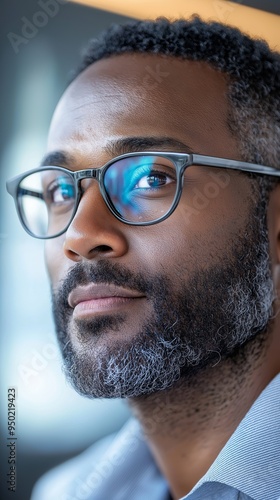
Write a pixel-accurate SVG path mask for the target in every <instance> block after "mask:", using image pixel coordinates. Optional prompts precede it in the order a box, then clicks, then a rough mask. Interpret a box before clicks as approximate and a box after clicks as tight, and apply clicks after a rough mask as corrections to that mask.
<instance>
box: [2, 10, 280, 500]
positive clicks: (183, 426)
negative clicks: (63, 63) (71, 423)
mask: <svg viewBox="0 0 280 500" xmlns="http://www.w3.org/2000/svg"><path fill="white" fill-rule="evenodd" d="M279 75H280V56H279V54H277V53H273V52H271V51H270V50H269V49H268V47H267V46H266V45H265V44H264V43H262V42H259V41H253V40H251V39H249V38H248V37H246V36H245V35H243V34H241V33H240V32H238V31H237V30H235V29H232V28H229V27H226V26H223V25H220V24H217V23H211V24H206V23H204V22H202V21H201V20H200V19H198V18H194V19H192V20H190V21H183V20H181V21H176V22H174V23H171V22H169V21H167V20H165V19H160V20H157V21H155V22H133V23H131V24H128V25H126V26H113V27H112V28H110V29H109V30H108V31H107V32H106V33H104V34H103V35H102V36H101V37H100V38H99V39H98V40H94V41H93V42H92V43H91V44H90V45H89V48H88V51H87V54H86V55H85V57H84V60H83V63H82V66H81V68H80V69H79V71H78V72H77V74H76V76H75V78H74V79H73V81H72V83H71V84H70V85H69V87H68V88H67V89H66V91H65V93H64V95H63V96H62V98H61V100H60V102H59V104H58V106H57V109H56V111H55V114H54V117H53V120H52V124H51V128H50V135H49V142H48V152H47V155H46V157H45V158H44V160H43V162H42V166H41V168H40V169H37V170H35V171H32V172H29V173H28V174H25V175H21V176H18V177H17V178H16V179H15V180H12V181H11V182H10V183H9V184H8V189H9V191H10V193H11V194H13V195H14V196H15V199H16V203H17V208H18V213H19V216H20V218H21V221H22V223H23V225H24V227H25V229H26V230H27V231H28V232H29V233H30V234H31V235H33V236H36V237H40V238H45V239H46V262H47V267H48V271H49V276H50V280H51V284H52V293H53V310H54V318H55V324H56V330H57V335H58V339H59V342H60V345H61V350H62V354H63V358H64V363H65V371H66V374H67V376H68V377H69V379H70V380H71V381H72V383H73V385H74V387H75V388H76V389H77V391H79V392H80V393H81V394H84V395H86V396H88V397H105V398H111V397H122V398H127V400H128V402H129V404H130V406H131V408H132V411H133V413H134V415H135V417H136V418H135V419H132V420H131V421H130V422H129V423H128V424H127V425H126V427H125V428H124V429H123V430H122V431H121V432H120V434H119V435H118V436H117V437H115V438H114V439H113V438H112V439H110V438H109V441H108V440H106V441H102V442H100V443H98V444H96V445H94V446H93V447H92V448H91V449H89V450H87V451H86V452H85V453H84V454H83V455H81V456H80V457H78V458H75V459H73V460H72V461H70V462H68V463H67V464H66V465H62V466H60V467H58V468H57V469H55V470H54V471H52V472H50V473H49V474H47V476H46V477H45V478H43V479H42V480H41V482H39V483H38V485H37V486H36V487H35V490H34V494H33V497H32V499H36V500H37V499H38V500H45V499H59V500H61V499H64V500H70V499H71V500H72V499H73V500H74V499H75V500H81V499H95V500H107V499H109V498H110V499H133V500H135V499H136V500H138V499H144V498H145V499H146V498H148V499H153V500H157V499H162V500H163V499H168V498H173V499H179V498H184V499H191V500H197V499H202V498H203V499H204V498H205V499H226V500H233V499H243V500H245V499H246V500H248V499H254V500H276V499H279V498H280V376H279V369H280V324H279V322H280V319H279V314H278V313H279V299H278V293H279V288H280V272H279V270H280V267H279V262H280V196H279V194H280V186H279V176H280V169H279V154H280V150H279V145H280V140H279V130H280V128H279V121H280V112H279V109H280V106H279V104H280V102H279V96H280V93H279V91H280V76H279Z"/></svg>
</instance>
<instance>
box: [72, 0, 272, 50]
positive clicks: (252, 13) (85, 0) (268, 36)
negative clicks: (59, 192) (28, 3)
mask: <svg viewBox="0 0 280 500" xmlns="http://www.w3.org/2000/svg"><path fill="white" fill-rule="evenodd" d="M71 1H76V2H77V3H82V4H85V5H89V6H91V7H96V8H98V9H102V10H107V11H111V12H115V13H117V14H122V15H125V16H129V17H133V18H136V19H153V18H156V17H159V16H165V17H168V18H171V19H175V18H178V17H184V18H187V17H190V16H191V15H192V14H194V13H197V14H199V15H200V16H201V17H202V18H203V19H206V20H210V19H212V20H213V19H214V20H216V21H219V22H222V23H225V24H230V25H232V26H237V27H238V28H240V29H241V30H242V31H244V32H246V33H248V34H250V35H251V36H253V37H256V38H263V39H265V40H267V42H268V43H269V44H270V46H271V47H272V48H273V49H275V50H278V51H280V16H277V15H274V14H269V13H267V12H263V11H260V10H257V9H252V8H250V7H246V6H244V5H240V3H239V4H236V3H233V2H228V1H226V0H173V1H172V2H170V0H152V1H151V0H71Z"/></svg>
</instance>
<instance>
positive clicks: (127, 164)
mask: <svg viewBox="0 0 280 500" xmlns="http://www.w3.org/2000/svg"><path fill="white" fill-rule="evenodd" d="M154 161H155V158H154V157H152V156H135V157H132V158H125V159H123V160H118V161H117V162H116V163H114V164H113V165H111V166H110V167H109V169H108V170H107V172H106V175H105V179H104V185H105V188H106V191H107V193H108V195H109V196H110V199H111V201H112V203H113V204H114V206H115V208H116V209H117V210H118V212H119V213H120V214H121V215H124V213H126V212H128V211H129V212H130V216H131V215H138V216H139V214H140V213H141V212H143V211H144V210H143V204H139V203H137V201H136V196H137V195H138V201H139V195H140V190H138V189H137V188H136V185H137V183H138V182H139V181H140V179H141V178H142V177H145V176H149V175H150V174H151V172H152V170H153V165H154ZM144 208H145V207H144Z"/></svg>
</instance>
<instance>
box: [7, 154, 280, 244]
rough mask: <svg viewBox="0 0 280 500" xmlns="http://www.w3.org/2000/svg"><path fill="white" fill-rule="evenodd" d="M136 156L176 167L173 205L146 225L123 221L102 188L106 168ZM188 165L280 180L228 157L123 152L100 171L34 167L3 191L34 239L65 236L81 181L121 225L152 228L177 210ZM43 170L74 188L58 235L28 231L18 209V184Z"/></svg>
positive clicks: (279, 173) (278, 173)
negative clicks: (91, 183)
mask: <svg viewBox="0 0 280 500" xmlns="http://www.w3.org/2000/svg"><path fill="white" fill-rule="evenodd" d="M135 156H161V157H163V158H166V159H168V160H170V161H172V162H173V164H174V165H175V168H176V175H177V186H176V192H175V196H174V200H173V203H172V205H171V207H170V209H169V210H168V212H167V213H166V214H164V215H163V216H162V217H159V218H158V219H155V220H152V221H148V222H130V221H128V220H126V219H124V218H123V217H122V216H121V215H120V213H119V212H118V211H117V210H116V208H115V207H114V205H113V203H112V202H111V200H110V198H109V195H108V194H107V192H106V189H105V186H104V176H105V173H106V171H107V170H108V168H109V167H110V166H111V165H112V164H113V163H115V162H116V161H119V160H122V159H126V158H131V157H135ZM191 165H197V166H203V167H214V168H225V169H230V170H239V171H242V172H252V173H255V174H262V175H272V176H275V177H280V169H277V168H275V167H268V166H265V165H258V164H257V163H248V162H242V161H237V160H230V159H227V158H219V157H215V156H204V155H199V154H188V153H175V152H165V151H164V152H158V151H144V152H142V151H139V152H136V153H126V154H123V155H120V156H117V157H115V158H113V159H112V160H110V161H108V162H107V163H105V165H103V166H101V167H100V168H89V169H86V170H77V171H72V170H69V169H67V168H64V167H59V166H44V167H39V168H35V169H32V170H29V171H27V172H24V173H22V174H20V175H17V176H16V177H13V178H12V179H10V180H8V181H7V182H6V188H7V191H8V193H9V194H10V195H11V196H12V197H13V198H14V202H15V205H16V210H17V214H18V217H19V220H20V222H21V224H22V226H23V228H24V229H25V231H26V232H27V233H28V234H29V235H30V236H32V237H33V238H37V239H42V240H47V239H52V238H57V237H58V236H61V235H62V234H63V233H65V232H66V231H67V229H68V227H69V226H70V224H71V223H72V221H73V219H74V217H75V215H76V212H77V209H78V206H79V203H80V200H81V197H82V195H83V193H82V190H81V181H82V180H83V179H95V180H96V181H97V182H98V184H99V189H100V193H101V195H102V198H103V200H104V201H105V203H106V205H107V207H108V209H109V210H110V212H111V213H112V214H113V215H114V216H115V217H116V218H117V219H118V220H119V221H121V222H123V223H124V224H128V225H130V226H151V225H153V224H158V223H159V222H162V221H163V220H165V219H167V218H168V217H169V216H170V215H171V214H172V213H173V212H174V210H175V209H176V207H177V206H178V203H179V201H180V198H181V194H182V189H183V183H184V172H185V170H186V168H187V167H190V166H191ZM44 170H56V171H57V170H58V171H62V172H66V173H67V174H68V175H70V176H71V177H72V179H73V181H74V188H75V197H76V202H75V205H74V207H73V209H72V216H71V218H70V220H69V222H68V224H67V226H66V227H65V228H64V229H63V230H61V231H60V232H59V233H57V234H55V235H53V236H36V235H35V234H33V233H32V232H31V231H30V230H29V228H28V227H27V226H26V224H25V222H24V219H23V216H22V213H21V210H20V203H19V197H18V189H19V185H20V183H21V182H22V181H23V180H24V179H25V177H28V176H29V175H31V174H35V173H38V172H43V171H44Z"/></svg>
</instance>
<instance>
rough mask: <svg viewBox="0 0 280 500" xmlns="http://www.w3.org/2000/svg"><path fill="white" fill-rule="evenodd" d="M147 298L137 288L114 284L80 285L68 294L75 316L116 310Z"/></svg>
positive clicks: (79, 316)
mask: <svg viewBox="0 0 280 500" xmlns="http://www.w3.org/2000/svg"><path fill="white" fill-rule="evenodd" d="M143 298H145V295H144V294H143V293H140V292H138V291H136V290H129V289H127V288H123V287H118V286H115V285H112V284H105V283H101V284H96V283H90V284H89V285H85V286H78V287H77V288H75V289H74V290H72V292H70V294H69V296H68V304H69V306H70V307H71V308H72V309H73V310H74V311H73V317H74V318H82V317H85V316H90V315H93V314H102V313H103V314H104V313H110V312H114V311H115V310H119V309H121V308H123V307H127V306H132V305H133V304H135V302H136V301H138V300H139V299H143Z"/></svg>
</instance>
